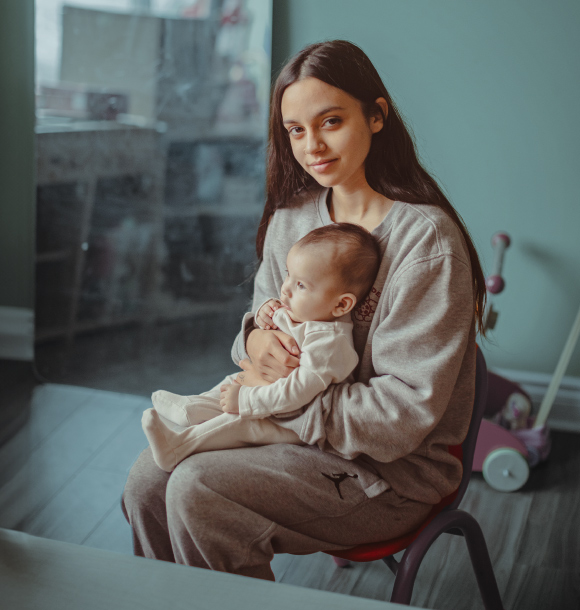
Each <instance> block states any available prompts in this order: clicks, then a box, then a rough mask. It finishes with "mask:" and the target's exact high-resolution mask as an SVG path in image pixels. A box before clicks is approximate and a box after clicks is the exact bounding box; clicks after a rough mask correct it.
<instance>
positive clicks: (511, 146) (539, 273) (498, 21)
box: [273, 0, 580, 375]
mask: <svg viewBox="0 0 580 610" xmlns="http://www.w3.org/2000/svg"><path fill="white" fill-rule="evenodd" d="M274 5H275V12H274V29H273V38H274V49H273V68H274V70H277V69H278V68H279V67H280V65H281V64H282V63H283V61H284V59H285V58H286V57H288V56H289V55H291V54H293V53H295V52H296V51H298V50H299V49H300V48H302V47H303V46H304V45H306V44H308V43H311V42H315V41H319V40H325V39H332V38H346V39H348V40H351V41H352V42H354V43H356V44H358V45H359V46H361V47H362V48H363V49H364V50H365V51H366V52H367V54H368V55H369V56H370V58H371V59H372V60H373V62H374V63H375V65H376V66H377V68H378V70H379V72H380V73H381V76H382V77H383V79H384V81H385V84H386V85H387V89H389V92H390V93H392V94H393V96H394V98H395V101H396V102H397V103H398V105H399V108H400V110H401V111H402V113H403V115H404V116H406V117H407V119H408V120H409V123H410V124H411V126H412V127H413V129H414V131H415V134H416V136H417V141H418V145H419V149H420V152H421V155H422V157H423V159H424V161H425V164H426V166H427V167H428V168H429V169H430V170H431V171H432V172H433V173H434V174H435V176H436V177H437V178H438V179H439V180H440V182H441V183H442V185H443V186H444V188H445V189H446V191H447V193H448V194H449V196H450V198H451V200H452V202H453V203H454V205H455V206H456V207H457V209H458V210H459V211H460V213H461V214H462V216H463V218H464V219H465V221H466V223H467V225H468V227H469V228H470V230H471V233H472V235H473V237H474V240H475V243H476V246H477V248H478V250H479V253H480V256H481V258H482V262H483V263H484V265H485V268H486V272H489V271H490V268H491V264H492V258H493V257H492V250H491V246H490V238H491V236H492V235H493V233H494V232H496V231H497V230H499V229H501V230H506V231H508V232H509V233H510V234H511V236H512V239H513V242H512V243H513V245H512V247H511V248H510V249H509V250H508V252H507V256H506V265H505V269H504V271H505V278H506V284H507V287H506V290H505V292H504V293H503V294H502V295H500V296H499V297H498V298H497V300H496V308H497V309H498V310H499V311H500V316H499V319H498V323H497V326H496V329H495V331H494V332H493V333H492V335H491V339H492V343H491V344H488V346H487V348H486V349H485V352H486V357H487V358H488V362H489V363H490V364H491V365H495V366H500V367H506V368H513V369H522V370H530V371H541V372H546V373H551V372H552V371H553V370H554V368H555V365H556V362H557V360H558V357H559V355H560V351H561V350H562V348H563V345H564V342H565V340H566V337H567V335H568V332H569V331H570V328H571V326H572V322H573V320H574V317H575V315H576V312H577V310H578V306H579V305H580V201H579V196H578V173H579V168H578V161H579V160H580V113H579V112H578V99H579V97H580V79H578V70H577V63H578V57H579V56H580V53H579V51H580V44H579V40H580V37H579V35H578V32H580V3H578V2H577V1H576V0H558V1H557V2H545V1H544V0H510V1H509V2H505V0H487V1H486V2H465V1H464V0H437V1H436V2H434V1H433V0H357V1H356V2H353V1H352V0H275V2H274ZM567 374H568V375H580V346H579V347H578V348H577V349H576V351H575V354H574V356H573V359H572V362H571V364H570V366H569V369H568V373H567Z"/></svg>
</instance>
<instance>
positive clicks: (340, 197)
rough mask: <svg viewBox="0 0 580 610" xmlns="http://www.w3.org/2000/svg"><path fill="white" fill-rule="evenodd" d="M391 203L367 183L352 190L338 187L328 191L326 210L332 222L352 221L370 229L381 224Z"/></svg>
mask: <svg viewBox="0 0 580 610" xmlns="http://www.w3.org/2000/svg"><path fill="white" fill-rule="evenodd" d="M393 203H394V201H392V200H391V199H388V198H387V197H384V196H383V195H381V194H380V193H377V192H376V191H373V189H372V188H371V187H370V186H369V185H368V184H366V186H364V187H362V188H359V189H356V190H353V191H347V190H345V189H341V188H340V187H338V188H334V189H332V190H331V191H330V197H329V203H328V212H329V214H330V218H331V219H332V220H333V221H334V222H352V223H354V224H358V225H361V226H362V227H364V228H365V229H367V230H368V231H372V230H373V229H375V228H376V227H377V226H378V225H380V224H381V222H382V221H383V219H384V218H385V216H386V215H387V214H388V212H389V210H390V209H391V207H392V206H393Z"/></svg>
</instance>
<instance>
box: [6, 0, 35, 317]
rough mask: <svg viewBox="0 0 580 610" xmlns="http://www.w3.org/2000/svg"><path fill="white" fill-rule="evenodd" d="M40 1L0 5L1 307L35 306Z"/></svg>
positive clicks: (9, 0) (22, 0) (18, 0)
mask: <svg viewBox="0 0 580 610" xmlns="http://www.w3.org/2000/svg"><path fill="white" fill-rule="evenodd" d="M34 193H35V190H34V2H33V0H2V1H1V2H0V306H5V307H22V308H28V309H32V308H33V307H34V222H35V213H34V209H35V208H34V206H35V195H34Z"/></svg>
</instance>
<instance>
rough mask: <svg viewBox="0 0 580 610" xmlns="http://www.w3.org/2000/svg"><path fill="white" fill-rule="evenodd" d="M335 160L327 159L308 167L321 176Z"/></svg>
mask: <svg viewBox="0 0 580 610" xmlns="http://www.w3.org/2000/svg"><path fill="white" fill-rule="evenodd" d="M335 161H336V159H328V161H319V162H318V163H312V164H311V165H310V167H311V168H312V169H313V170H314V171H315V172H318V173H320V174H323V173H324V172H325V171H326V170H327V169H328V168H329V167H330V166H331V165H332V164H333V163H334V162H335Z"/></svg>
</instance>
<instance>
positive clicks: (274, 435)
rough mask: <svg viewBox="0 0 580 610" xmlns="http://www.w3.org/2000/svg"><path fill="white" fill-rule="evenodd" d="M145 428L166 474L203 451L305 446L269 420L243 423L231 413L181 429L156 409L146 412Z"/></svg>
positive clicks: (158, 461) (290, 433)
mask: <svg viewBox="0 0 580 610" xmlns="http://www.w3.org/2000/svg"><path fill="white" fill-rule="evenodd" d="M142 424H143V430H144V432H145V434H146V436H147V439H148V440H149V444H150V445H151V449H152V451H153V458H154V459H155V462H156V463H157V465H158V466H159V467H160V468H162V469H163V470H166V471H167V472H171V471H172V470H173V469H174V468H175V467H176V466H177V464H179V462H181V461H182V460H184V459H185V458H186V457H188V456H190V455H192V454H194V453H200V452H201V451H216V450H219V449H235V448H238V447H253V446H256V445H271V444H276V443H287V444H293V445H304V443H303V442H302V441H301V440H300V438H299V437H298V435H297V434H296V433H295V432H293V431H292V430H286V429H285V428H282V427H280V426H277V425H276V424H274V423H273V422H271V421H270V420H269V419H242V418H241V417H240V416H239V415H232V414H230V413H222V414H221V415H219V416H218V417H214V418H212V419H210V420H208V421H206V422H204V423H202V424H199V425H197V426H190V427H188V428H181V427H179V426H176V425H175V424H173V423H172V422H170V421H168V420H166V419H164V418H163V417H162V416H160V415H159V414H158V413H157V412H156V411H155V410H154V409H147V410H146V411H145V412H144V413H143V419H142Z"/></svg>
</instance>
